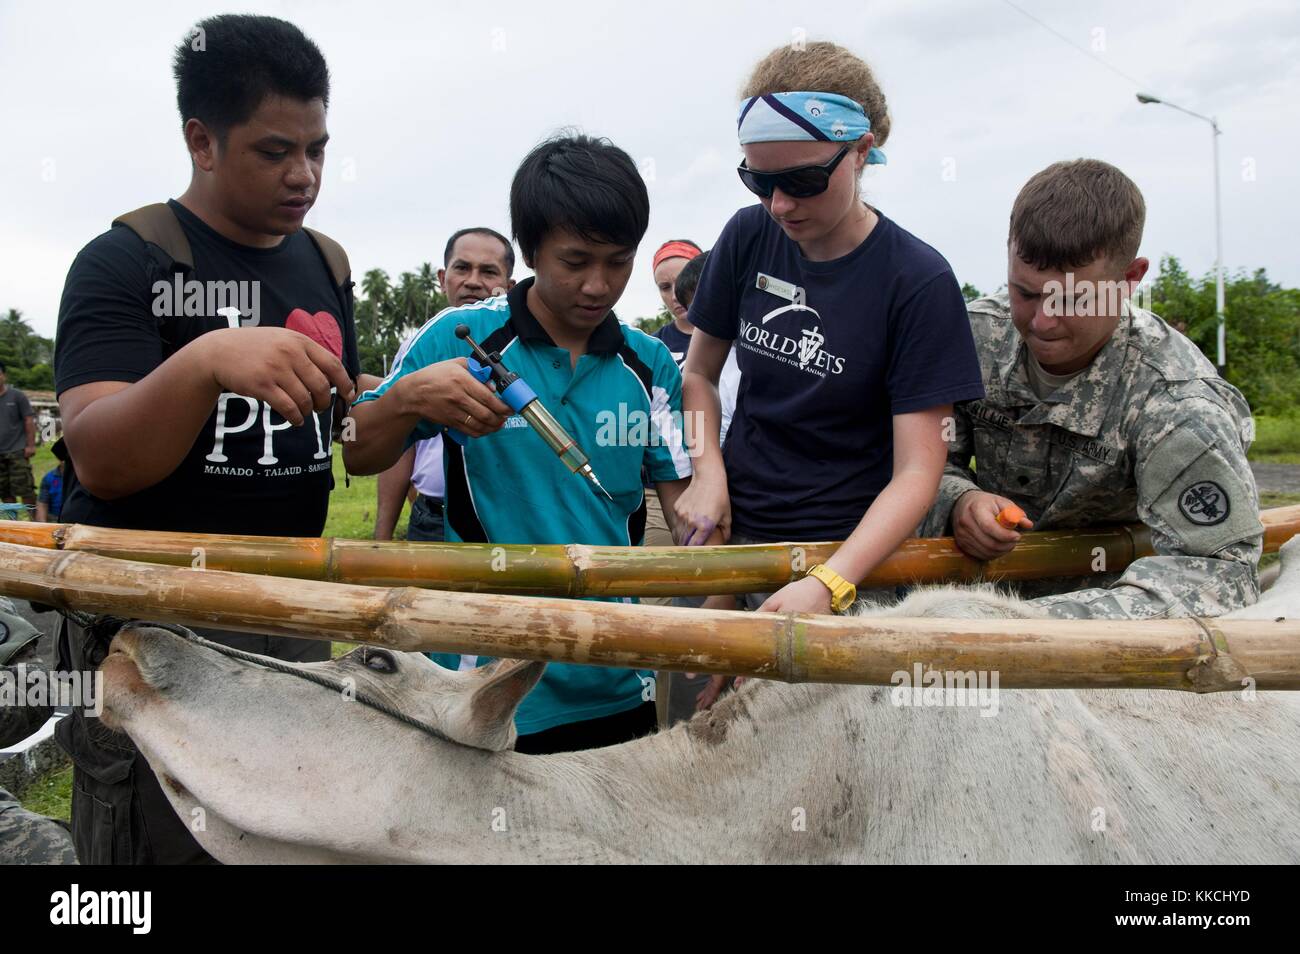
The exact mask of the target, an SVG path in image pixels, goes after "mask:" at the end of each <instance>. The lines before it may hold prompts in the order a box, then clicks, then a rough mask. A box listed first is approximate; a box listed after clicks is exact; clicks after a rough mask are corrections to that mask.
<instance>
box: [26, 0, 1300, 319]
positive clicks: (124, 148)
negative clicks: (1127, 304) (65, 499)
mask: <svg viewBox="0 0 1300 954" xmlns="http://www.w3.org/2000/svg"><path fill="white" fill-rule="evenodd" d="M1017 4H1018V6H1020V7H1021V8H1023V9H1024V10H1027V11H1028V12H1029V13H1030V14H1032V15H1033V16H1034V17H1036V18H1038V19H1039V20H1041V21H1042V22H1043V23H1044V24H1046V25H1047V26H1046V27H1045V26H1043V25H1040V24H1038V23H1035V22H1034V21H1033V20H1032V19H1030V18H1029V17H1027V16H1025V15H1024V14H1023V13H1021V12H1018V10H1017V9H1015V8H1014V7H1013V6H1011V5H1010V4H1009V3H1007V2H1003V0H914V2H905V0H891V2H877V0H867V2H864V0H843V2H839V0H836V2H821V3H807V2H799V3H793V2H785V3H779V2H753V0H746V2H743V3H742V2H707V3H688V4H685V5H683V6H681V7H677V6H675V5H672V4H661V5H651V4H636V5H633V4H623V3H610V2H603V3H576V2H568V0H550V2H547V3H539V2H537V0H529V2H520V3H513V2H511V3H498V2H492V0H477V2H472V3H446V2H438V3H433V4H430V3H396V2H394V3H385V2H381V0H373V2H368V3H357V2H347V3H318V2H310V3H309V2H292V0H286V2H278V3H277V2H268V3H258V2H242V3H240V4H238V5H236V6H233V7H230V8H227V7H223V6H222V5H219V4H213V3H189V2H175V0H172V2H166V3H137V4H130V5H127V4H117V3H113V4H104V3H96V4H90V3H87V4H84V5H83V4H69V3H50V2H17V0H0V63H3V64H4V79H5V82H4V83H3V84H2V85H0V131H2V132H3V135H4V138H3V145H2V146H0V309H3V308H9V307H14V308H19V309H21V310H22V311H23V312H24V313H25V315H26V316H27V318H28V319H29V320H30V321H31V323H32V325H33V326H35V328H36V329H37V330H38V331H39V332H41V333H42V334H46V335H52V334H53V333H54V326H55V318H56V315H57V311H58V303H59V295H60V291H61V288H62V284H63V279H64V276H65V274H66V272H67V269H68V266H69V264H70V263H71V261H72V259H73V257H74V256H75V254H76V252H77V250H78V249H79V248H80V247H81V246H82V245H84V244H85V243H86V242H87V241H89V240H90V239H91V238H92V237H94V236H95V235H96V234H98V233H99V232H101V231H103V230H104V229H105V228H107V226H108V224H109V222H110V221H111V220H112V218H113V217H114V216H115V215H117V214H119V213H121V212H125V211H127V210H129V209H133V208H135V207H137V206H140V205H143V204H145V203H147V202H152V201H159V200H161V199H164V198H166V197H168V196H176V195H179V194H180V193H181V192H182V191H183V190H184V188H185V186H186V184H187V181H188V177H189V163H188V161H187V158H186V155H185V149H184V144H183V142H182V140H181V135H180V121H179V118H178V117H177V114H176V107H175V92H174V89H173V83H172V79H171V75H170V67H169V59H170V56H171V50H172V47H173V46H174V45H175V43H176V42H177V41H179V39H180V38H181V37H183V36H184V35H185V33H186V31H187V30H188V28H189V27H190V25H191V24H193V23H194V22H196V21H198V20H200V19H202V18H203V17H204V16H208V15H211V14H215V13H220V12H261V13H268V14H274V15H277V16H281V17H284V18H286V19H289V20H292V21H294V22H295V23H297V24H298V25H299V26H301V27H302V28H303V29H304V30H305V31H306V32H307V34H308V35H309V36H311V37H312V38H313V39H314V40H315V41H316V42H317V43H318V44H319V45H320V47H321V49H322V50H323V51H324V53H325V56H326V58H327V60H328V61H329V65H330V69H331V72H332V74H333V91H332V101H331V104H330V112H329V130H330V134H331V141H330V145H329V149H328V151H327V159H326V164H325V181H324V184H323V187H322V189H321V194H320V198H319V200H318V202H317V204H316V207H315V209H314V210H313V211H312V213H311V215H310V216H309V217H308V219H307V223H308V224H309V225H314V226H315V227H317V228H320V229H322V230H324V231H325V232H327V233H329V234H330V235H332V236H334V237H335V238H337V239H339V240H340V241H341V242H343V244H344V245H345V246H346V247H347V249H348V252H349V253H350V255H351V260H352V266H353V272H354V274H355V275H356V276H358V277H359V276H360V275H361V274H362V273H363V272H364V271H366V270H367V269H370V268H375V267H381V268H384V269H386V270H387V271H388V272H389V273H390V274H391V275H393V276H394V277H395V276H396V275H397V273H399V272H401V271H403V270H412V269H415V268H416V267H418V265H419V264H420V263H421V262H423V261H434V262H439V261H440V257H441V254H442V248H443V244H444V242H445V241H446V237H447V235H448V234H449V233H450V232H452V231H453V230H455V229H457V228H459V227H462V226H466V225H489V226H492V227H495V228H497V229H499V230H500V231H503V232H505V231H508V228H509V222H508V218H507V193H508V190H509V184H510V179H511V176H512V174H513V172H514V169H515V167H516V165H517V164H518V162H519V160H520V159H521V158H522V157H523V156H524V155H525V154H526V153H527V151H528V150H529V149H530V148H531V147H532V146H533V145H534V144H535V143H536V142H537V141H538V140H539V139H541V138H543V137H545V136H546V135H547V134H549V133H551V132H553V131H555V130H557V129H559V128H562V127H566V126H573V127H578V128H580V129H582V130H583V131H585V132H588V133H592V134H598V135H603V136H608V137H610V138H611V139H612V140H613V141H614V142H615V143H617V144H618V145H620V146H622V147H623V148H624V149H626V150H627V151H628V152H629V153H630V154H631V155H632V157H633V158H634V159H636V160H637V161H638V163H640V164H641V167H642V170H643V173H644V174H645V175H646V178H647V180H648V186H649V190H650V197H651V205H652V210H651V217H650V231H649V233H648V234H647V235H646V238H645V241H644V243H643V244H642V247H641V251H640V254H639V255H638V258H637V262H636V269H635V271H634V272H633V276H632V280H631V282H630V283H629V285H628V289H627V291H626V293H625V294H624V296H623V299H622V301H621V302H620V304H619V308H618V311H619V313H620V315H621V316H622V317H623V318H625V319H631V318H635V317H638V316H641V315H649V314H653V313H654V312H655V311H656V310H657V308H658V296H657V294H656V292H655V289H654V285H653V281H652V279H651V274H650V264H649V263H650V256H651V254H652V253H653V251H654V249H655V247H657V246H658V245H659V243H660V242H662V241H664V240H666V239H669V238H692V239H694V240H695V241H697V242H699V243H700V244H702V245H704V246H705V247H707V246H708V245H710V244H712V242H713V241H714V240H715V239H716V238H717V235H718V233H719V231H720V230H721V229H722V226H723V225H724V224H725V223H726V221H727V219H728V218H729V217H730V216H731V214H732V213H733V212H735V210H736V209H738V208H740V207H742V206H744V205H747V204H750V202H751V197H750V196H749V194H748V193H747V192H745V190H744V189H743V187H742V186H741V184H740V182H739V180H738V179H737V178H736V174H735V172H734V171H733V169H734V166H735V164H736V162H737V161H738V160H739V158H740V155H739V149H738V147H737V145H736V140H735V114H736V106H737V94H738V90H739V87H740V86H741V84H742V83H743V81H744V79H745V77H746V75H747V73H748V71H749V69H750V67H751V66H752V65H753V64H754V62H755V61H756V60H757V59H758V58H759V57H761V56H762V55H763V54H765V53H766V52H767V51H769V50H770V49H772V48H773V47H775V46H778V45H781V44H784V43H789V42H791V41H792V40H797V39H798V38H799V37H800V36H806V37H807V38H808V39H810V40H814V39H830V40H834V41H836V42H838V43H841V44H843V45H845V46H848V47H849V48H851V49H852V50H854V51H855V52H856V53H858V54H859V55H861V56H862V57H864V58H865V59H866V60H867V61H868V62H869V63H870V64H871V65H872V66H873V68H874V69H875V70H876V72H877V75H878V77H879V79H880V82H881V85H882V87H883V88H884V90H885V93H886V95H887V97H888V99H889V104H890V111H891V113H892V114H893V130H892V133H891V136H890V139H889V142H888V144H887V145H886V147H885V152H886V153H887V154H888V156H889V163H888V165H886V166H873V167H871V169H870V170H869V171H868V173H867V177H866V180H865V188H866V190H867V195H868V197H869V199H870V201H871V202H872V203H873V204H875V205H876V206H878V207H879V208H880V209H881V210H882V211H883V212H885V214H887V215H889V216H890V217H892V218H893V219H895V220H896V221H897V222H899V223H900V224H901V225H903V226H904V227H905V228H907V229H909V230H910V231H912V232H913V233H915V234H916V235H918V236H920V237H921V238H922V239H924V240H926V241H927V242H929V243H930V244H931V245H933V246H935V247H936V248H938V249H939V251H941V252H942V253H943V254H944V255H945V256H947V258H948V260H949V262H951V263H952V266H953V268H954V270H955V271H956V273H957V276H958V278H959V280H961V281H968V282H972V283H973V284H975V285H977V286H978V287H980V288H982V289H985V290H992V289H993V288H996V287H997V286H998V285H1000V284H1001V283H1002V282H1003V281H1004V280H1005V275H1006V263H1005V239H1006V220H1007V215H1008V212H1009V211H1010V206H1011V201H1012V199H1013V198H1014V197H1015V194H1016V192H1017V191H1018V189H1019V187H1020V186H1021V185H1022V184H1023V183H1024V181H1025V179H1027V178H1028V177H1029V176H1030V175H1032V174H1033V173H1034V172H1036V171H1037V170H1039V169H1040V168H1042V167H1043V166H1045V165H1047V164H1048V163H1050V162H1052V161H1055V160H1057V159H1066V158H1074V157H1078V156H1093V157H1097V158H1101V159H1105V160H1107V161H1109V162H1112V163H1115V164H1116V165H1118V166H1119V167H1120V168H1122V169H1123V170H1124V171H1125V172H1127V173H1128V174H1129V175H1130V176H1132V177H1133V179H1134V180H1135V181H1136V182H1137V183H1138V185H1139V186H1140V187H1141V188H1142V191H1143V192H1144V194H1145V196H1146V200H1147V209H1148V212H1147V230H1146V237H1145V240H1144V242H1143V253H1144V254H1146V255H1148V256H1149V257H1151V258H1152V260H1153V261H1155V260H1158V258H1159V256H1160V255H1161V254H1164V253H1173V254H1176V255H1178V256H1179V257H1180V258H1181V259H1182V260H1183V262H1184V264H1185V265H1186V266H1187V267H1188V268H1189V269H1190V270H1191V271H1192V272H1193V273H1194V274H1200V273H1202V272H1204V271H1208V270H1209V269H1210V267H1211V265H1212V263H1213V260H1214V210H1213V177H1212V166H1211V148H1210V141H1211V136H1210V130H1209V126H1208V125H1207V124H1206V123H1203V122H1200V121H1198V120H1196V119H1193V118H1191V117H1189V116H1186V115H1183V114H1181V113H1178V112H1175V111H1174V110H1172V109H1169V108H1167V107H1165V106H1141V105H1139V104H1138V102H1137V101H1136V99H1135V98H1134V94H1135V93H1136V92H1137V91H1138V90H1139V89H1142V90H1144V91H1149V92H1152V93H1155V94H1157V95H1159V96H1162V97H1164V98H1167V99H1169V100H1172V101H1173V102H1176V103H1179V104H1181V105H1183V106H1186V107H1187V108H1189V109H1192V110H1194V111H1196V112H1200V113H1205V114H1214V115H1217V116H1218V118H1219V121H1220V123H1221V125H1222V127H1223V130H1224V135H1223V137H1222V142H1221V144H1222V186H1223V207H1224V213H1223V217H1224V249H1225V260H1226V264H1227V265H1228V267H1229V269H1236V268H1252V269H1253V268H1257V267H1261V266H1262V267H1265V268H1267V269H1268V271H1269V273H1270V275H1271V276H1272V277H1273V278H1274V279H1275V280H1279V281H1281V282H1283V283H1284V284H1288V285H1292V286H1295V285H1300V255H1297V237H1296V227H1297V221H1298V217H1297V212H1298V211H1300V162H1297V159H1296V156H1297V154H1300V125H1298V124H1297V119H1298V118H1300V55H1298V54H1300V5H1297V4H1295V3H1294V2H1287V0H1278V2H1243V3H1232V4H1224V3H1222V2H1142V3H1133V2H1131V0H1120V2H1112V0H1101V2H1086V0H1085V2H1077V0H1017ZM1048 27H1050V28H1051V29H1050V30H1049V29H1048ZM1052 30H1055V31H1057V32H1059V33H1060V34H1062V35H1063V36H1064V37H1065V38H1068V41H1069V42H1067V39H1063V38H1062V37H1060V36H1057V35H1056V34H1054V33H1053V32H1052ZM1071 43H1072V44H1074V45H1075V46H1071ZM1075 47H1081V48H1083V49H1084V50H1089V51H1095V56H1090V55H1088V54H1086V53H1084V52H1080V50H1079V49H1077V48H1075ZM1121 74H1127V76H1125V75H1121ZM1130 77H1131V78H1130Z"/></svg>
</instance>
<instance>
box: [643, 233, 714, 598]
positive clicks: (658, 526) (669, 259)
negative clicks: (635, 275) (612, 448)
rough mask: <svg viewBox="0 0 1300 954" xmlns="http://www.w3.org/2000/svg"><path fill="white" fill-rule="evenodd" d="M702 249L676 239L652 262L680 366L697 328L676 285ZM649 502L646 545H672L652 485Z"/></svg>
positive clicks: (662, 335) (667, 338)
mask: <svg viewBox="0 0 1300 954" xmlns="http://www.w3.org/2000/svg"><path fill="white" fill-rule="evenodd" d="M701 252H702V249H701V248H700V247H699V246H698V245H696V244H695V243H694V242H692V241H690V240H689V239H672V240H671V241H668V242H664V244H663V245H660V246H659V248H658V250H657V251H656V252H655V254H654V258H653V259H652V260H651V263H650V267H651V268H652V269H653V271H654V279H655V287H656V288H657V289H659V297H660V298H661V299H663V303H664V311H666V312H668V321H667V322H666V323H665V324H664V326H663V327H662V328H660V329H659V330H658V331H656V332H655V337H656V338H658V339H659V340H660V341H662V342H663V343H664V344H665V345H667V346H668V350H669V352H671V353H672V356H673V360H674V361H676V362H677V367H679V368H680V367H681V366H682V362H683V361H685V360H686V349H687V348H689V347H690V345H691V332H692V331H694V330H695V329H694V327H693V326H692V325H691V323H690V322H689V321H687V320H686V308H685V307H684V306H683V305H682V304H681V303H679V302H678V301H677V298H676V297H675V296H674V294H673V286H674V285H675V283H676V282H677V276H678V275H679V274H681V271H682V269H683V268H685V267H686V263H687V262H689V261H690V260H691V259H693V258H696V257H697V256H699V255H700V254H701ZM645 504H646V515H645V546H648V547H670V546H672V545H673V535H672V533H671V532H670V531H669V529H668V523H667V521H666V520H665V519H664V512H663V508H662V507H661V506H660V504H659V495H658V494H656V493H655V490H654V487H653V486H651V485H650V484H647V485H646V488H645ZM641 602H643V603H658V604H661V605H666V604H668V603H669V602H671V600H670V599H668V598H666V597H664V598H660V599H654V598H645V599H642V601H641Z"/></svg>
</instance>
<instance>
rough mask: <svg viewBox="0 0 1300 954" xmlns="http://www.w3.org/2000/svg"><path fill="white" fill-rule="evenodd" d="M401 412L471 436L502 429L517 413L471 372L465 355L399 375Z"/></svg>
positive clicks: (398, 389) (398, 385)
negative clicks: (508, 418)
mask: <svg viewBox="0 0 1300 954" xmlns="http://www.w3.org/2000/svg"><path fill="white" fill-rule="evenodd" d="M393 389H394V391H395V392H397V395H398V398H399V410H400V412H401V413H414V414H417V415H419V416H420V417H422V418H424V419H425V420H427V421H433V422H434V423H435V424H441V425H443V426H444V427H451V428H455V429H456V430H458V431H460V432H461V433H462V434H468V435H469V436H470V437H482V436H483V435H484V434H491V433H492V432H493V431H497V430H500V429H501V425H503V424H504V423H505V422H506V418H507V417H509V416H510V415H511V414H512V413H513V412H512V411H511V410H510V406H509V405H508V404H506V403H505V402H504V401H502V400H501V399H500V398H499V397H497V395H496V392H495V391H493V390H492V389H491V388H490V387H488V386H487V385H486V384H484V383H483V382H482V381H480V380H478V379H477V378H475V377H474V376H473V375H472V374H470V373H469V369H468V367H466V364H465V359H464V358H454V359H452V360H451V361H439V362H437V363H436V364H431V365H429V366H428V367H426V368H421V369H420V370H419V371H414V372H412V373H411V374H408V375H404V376H403V377H401V378H398V380H397V382H396V383H395V384H394V385H393Z"/></svg>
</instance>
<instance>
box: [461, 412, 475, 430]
mask: <svg viewBox="0 0 1300 954" xmlns="http://www.w3.org/2000/svg"><path fill="white" fill-rule="evenodd" d="M473 419H474V415H473V414H466V415H465V424H463V425H461V426H462V427H464V426H466V425H468V424H469V422H470V421H472V420H473Z"/></svg>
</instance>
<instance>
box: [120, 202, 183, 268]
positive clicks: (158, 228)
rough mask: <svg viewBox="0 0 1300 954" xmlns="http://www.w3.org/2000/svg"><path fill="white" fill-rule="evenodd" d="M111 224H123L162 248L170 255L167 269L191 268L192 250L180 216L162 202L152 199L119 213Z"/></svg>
mask: <svg viewBox="0 0 1300 954" xmlns="http://www.w3.org/2000/svg"><path fill="white" fill-rule="evenodd" d="M113 224H114V225H125V226H126V227H127V228H129V229H130V230H131V231H132V232H134V233H135V234H136V235H138V236H140V238H142V239H144V240H145V241H146V242H148V243H149V244H150V245H155V246H157V247H158V248H160V249H162V251H163V252H164V253H166V255H167V256H168V257H169V258H170V259H171V266H170V270H171V271H193V269H194V253H193V252H192V251H191V250H190V240H189V239H188V238H186V237H185V230H184V229H183V228H181V223H180V219H178V218H176V213H175V212H173V211H172V210H171V208H170V207H169V206H168V205H167V203H166V202H155V203H153V204H152V205H146V206H142V207H140V208H138V209H136V210H135V211H134V212H127V213H126V214H125V215H119V216H118V217H117V218H115V219H114V220H113Z"/></svg>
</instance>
